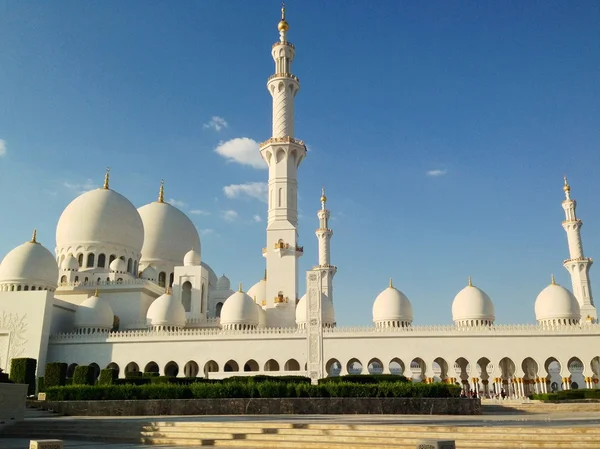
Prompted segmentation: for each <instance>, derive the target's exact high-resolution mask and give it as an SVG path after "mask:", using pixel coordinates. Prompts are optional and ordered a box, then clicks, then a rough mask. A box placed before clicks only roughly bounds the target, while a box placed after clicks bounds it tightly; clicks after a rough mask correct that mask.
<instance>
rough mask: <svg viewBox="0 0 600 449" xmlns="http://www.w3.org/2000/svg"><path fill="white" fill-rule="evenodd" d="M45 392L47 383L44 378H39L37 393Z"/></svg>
mask: <svg viewBox="0 0 600 449" xmlns="http://www.w3.org/2000/svg"><path fill="white" fill-rule="evenodd" d="M44 391H46V382H45V381H44V378H43V377H38V381H37V392H38V393H43V392H44Z"/></svg>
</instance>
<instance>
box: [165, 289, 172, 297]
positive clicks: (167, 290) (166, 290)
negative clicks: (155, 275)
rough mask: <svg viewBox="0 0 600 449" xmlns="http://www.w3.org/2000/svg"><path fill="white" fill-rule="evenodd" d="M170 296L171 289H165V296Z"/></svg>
mask: <svg viewBox="0 0 600 449" xmlns="http://www.w3.org/2000/svg"><path fill="white" fill-rule="evenodd" d="M170 294H171V287H167V288H166V289H165V295H170Z"/></svg>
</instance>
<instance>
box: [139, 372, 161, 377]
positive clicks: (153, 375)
mask: <svg viewBox="0 0 600 449" xmlns="http://www.w3.org/2000/svg"><path fill="white" fill-rule="evenodd" d="M140 376H142V377H158V376H160V374H159V373H154V372H148V373H144V374H142V373H140Z"/></svg>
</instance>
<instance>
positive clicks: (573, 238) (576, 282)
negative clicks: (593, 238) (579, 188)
mask: <svg viewBox="0 0 600 449" xmlns="http://www.w3.org/2000/svg"><path fill="white" fill-rule="evenodd" d="M563 190H564V192H565V200H564V201H563V202H562V207H563V209H564V210H565V217H566V218H565V221H563V223H562V225H563V228H564V229H565V231H566V232H567V241H568V243H569V258H568V259H567V260H565V261H564V263H563V266H564V267H565V268H566V269H567V271H568V272H569V274H570V275H571V282H572V285H573V294H574V295H575V297H576V298H577V301H579V307H580V308H581V320H582V322H584V321H585V320H586V319H587V317H588V316H589V317H590V318H591V320H592V321H593V322H596V321H597V320H598V312H597V311H596V307H594V300H593V297H592V286H591V284H590V278H589V271H590V267H591V266H592V263H593V261H592V259H590V258H588V257H585V256H584V255H583V244H582V242H581V226H582V224H583V223H582V222H581V220H579V219H578V218H577V215H576V213H575V209H576V208H577V201H575V200H573V199H571V186H570V185H569V183H568V181H567V177H566V176H565V184H564V186H563Z"/></svg>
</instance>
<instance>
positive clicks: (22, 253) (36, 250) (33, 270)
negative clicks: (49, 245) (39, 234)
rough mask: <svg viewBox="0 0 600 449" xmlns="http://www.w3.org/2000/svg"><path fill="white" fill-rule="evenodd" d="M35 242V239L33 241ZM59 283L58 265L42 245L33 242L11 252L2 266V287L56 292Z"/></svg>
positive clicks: (0, 277) (0, 266)
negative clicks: (9, 285)
mask: <svg viewBox="0 0 600 449" xmlns="http://www.w3.org/2000/svg"><path fill="white" fill-rule="evenodd" d="M33 240H35V239H33ZM57 283H58V264H57V262H56V260H55V259H54V256H53V255H52V253H51V252H50V251H48V250H47V249H46V248H45V247H44V246H42V245H41V244H39V243H37V242H35V241H31V242H27V243H23V244H22V245H19V246H17V247H16V248H15V249H13V250H12V251H10V252H9V253H8V254H7V255H6V256H5V257H4V259H3V260H2V264H0V285H3V284H11V285H15V286H18V285H21V286H27V287H31V286H33V287H35V288H36V289H38V290H39V289H40V288H47V289H51V290H54V289H55V288H56V285H57Z"/></svg>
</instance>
